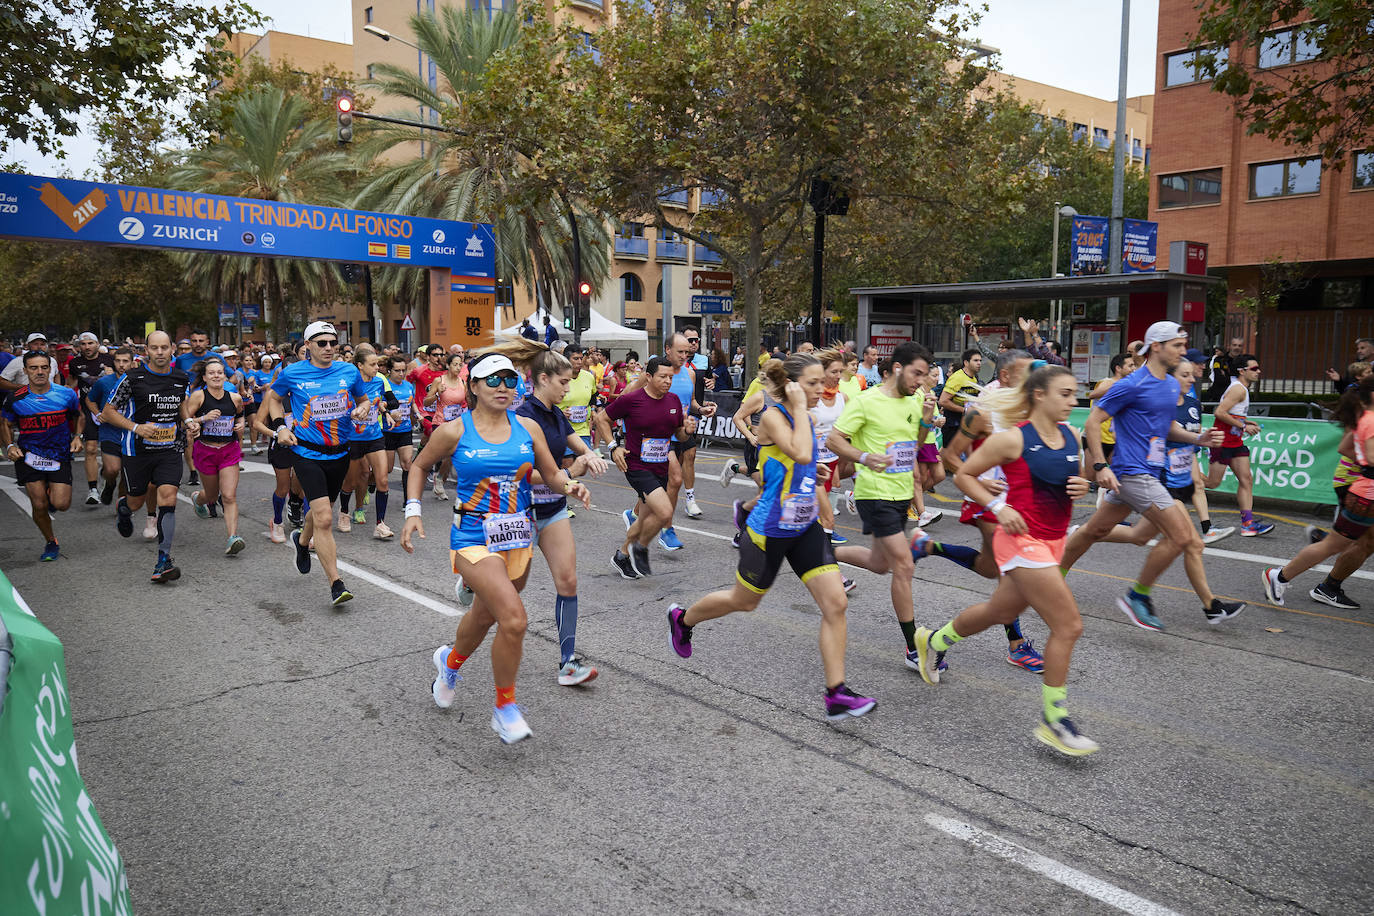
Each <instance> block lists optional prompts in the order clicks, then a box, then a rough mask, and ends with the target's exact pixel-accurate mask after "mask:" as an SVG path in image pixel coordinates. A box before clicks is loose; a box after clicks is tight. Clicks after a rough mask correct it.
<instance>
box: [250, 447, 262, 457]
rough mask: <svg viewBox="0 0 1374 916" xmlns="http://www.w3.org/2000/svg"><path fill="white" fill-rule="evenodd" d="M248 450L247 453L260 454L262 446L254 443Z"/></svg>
mask: <svg viewBox="0 0 1374 916" xmlns="http://www.w3.org/2000/svg"><path fill="white" fill-rule="evenodd" d="M248 451H249V454H252V455H261V454H262V446H261V445H255V446H253V447H252V448H251V449H249V450H248Z"/></svg>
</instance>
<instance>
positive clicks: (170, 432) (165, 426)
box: [143, 423, 177, 445]
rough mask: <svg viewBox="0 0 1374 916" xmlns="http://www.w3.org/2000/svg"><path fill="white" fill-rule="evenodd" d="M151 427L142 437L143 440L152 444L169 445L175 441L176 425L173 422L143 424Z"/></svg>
mask: <svg viewBox="0 0 1374 916" xmlns="http://www.w3.org/2000/svg"><path fill="white" fill-rule="evenodd" d="M144 425H146V426H149V427H151V428H152V432H150V433H149V434H148V435H146V436H144V437H143V441H144V442H147V443H150V444H152V445H170V444H171V443H173V442H175V441H176V438H177V425H176V424H175V423H147V424H144Z"/></svg>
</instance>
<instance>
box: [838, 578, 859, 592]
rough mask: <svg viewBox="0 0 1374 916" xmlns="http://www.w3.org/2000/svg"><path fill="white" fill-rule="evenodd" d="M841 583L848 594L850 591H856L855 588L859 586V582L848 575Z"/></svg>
mask: <svg viewBox="0 0 1374 916" xmlns="http://www.w3.org/2000/svg"><path fill="white" fill-rule="evenodd" d="M840 583H841V584H842V585H843V586H844V593H845V594H846V595H847V594H849V593H850V592H852V591H854V589H856V588H858V587H859V583H857V582H855V581H854V580H853V579H851V578H849V577H848V576H845V577H844V578H842V579H840Z"/></svg>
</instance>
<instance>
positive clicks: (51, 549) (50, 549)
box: [38, 541, 60, 563]
mask: <svg viewBox="0 0 1374 916" xmlns="http://www.w3.org/2000/svg"><path fill="white" fill-rule="evenodd" d="M59 552H60V551H59V550H58V547H57V542H56V541H48V543H47V544H46V545H45V546H44V547H43V553H42V554H40V555H39V557H38V559H40V560H42V561H43V562H44V563H51V562H52V561H53V560H56V559H57V557H58V554H59Z"/></svg>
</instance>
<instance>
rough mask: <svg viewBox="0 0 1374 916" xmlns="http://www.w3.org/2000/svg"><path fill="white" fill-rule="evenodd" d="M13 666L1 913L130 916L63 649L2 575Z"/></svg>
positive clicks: (0, 595) (2, 745) (4, 773)
mask: <svg viewBox="0 0 1374 916" xmlns="http://www.w3.org/2000/svg"><path fill="white" fill-rule="evenodd" d="M0 620H3V622H4V626H5V629H6V630H8V631H9V637H10V639H11V641H12V648H11V652H12V654H13V663H12V667H11V668H10V671H9V678H8V680H7V682H6V687H7V688H8V693H7V694H5V695H4V706H3V707H0V850H3V853H0V913H4V914H6V916H19V914H29V913H32V914H41V916H58V914H63V916H65V914H71V913H81V914H84V916H96V914H100V916H106V914H115V916H123V914H129V913H132V912H133V906H132V905H131V904H130V902H129V882H128V877H127V876H126V874H125V872H124V860H123V859H122V858H120V855H119V851H118V850H116V849H115V846H114V843H113V842H111V840H110V837H109V835H108V834H107V833H106V832H105V828H104V826H103V825H102V824H101V823H100V817H99V816H98V815H97V814H96V813H95V806H94V804H93V803H92V802H91V798H90V796H89V795H87V794H86V786H85V784H84V783H82V781H81V776H80V774H79V773H77V769H76V743H75V740H74V738H73V735H72V718H71V705H70V703H69V697H68V695H67V671H66V667H65V665H64V663H63V660H62V644H61V643H60V642H58V640H57V637H56V636H54V635H53V634H52V632H51V631H49V630H48V628H47V627H45V626H43V624H41V623H39V622H38V619H37V618H36V617H34V616H33V612H32V611H30V610H29V608H28V605H27V604H25V603H24V599H23V598H22V597H20V595H19V592H18V590H17V589H15V588H14V586H13V585H11V584H10V581H9V579H7V578H5V576H4V574H2V573H0Z"/></svg>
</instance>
